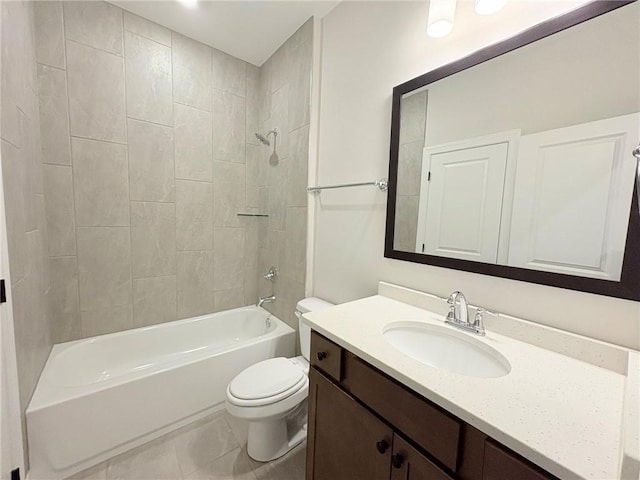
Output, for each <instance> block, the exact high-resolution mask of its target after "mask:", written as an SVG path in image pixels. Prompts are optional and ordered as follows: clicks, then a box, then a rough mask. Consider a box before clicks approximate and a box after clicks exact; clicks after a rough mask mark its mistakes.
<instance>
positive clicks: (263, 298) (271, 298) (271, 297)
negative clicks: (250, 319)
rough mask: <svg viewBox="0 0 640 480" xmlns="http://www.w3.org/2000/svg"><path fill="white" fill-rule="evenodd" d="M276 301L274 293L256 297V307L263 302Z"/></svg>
mask: <svg viewBox="0 0 640 480" xmlns="http://www.w3.org/2000/svg"><path fill="white" fill-rule="evenodd" d="M275 301H276V296H275V295H269V296H268V297H258V304H257V306H258V307H261V306H262V305H263V304H265V303H273V302H275Z"/></svg>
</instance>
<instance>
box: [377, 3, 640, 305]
mask: <svg viewBox="0 0 640 480" xmlns="http://www.w3.org/2000/svg"><path fill="white" fill-rule="evenodd" d="M635 1H638V0H615V1H614V0H611V1H603V0H600V1H596V2H594V3H590V4H587V5H585V6H583V7H581V8H579V9H577V10H574V11H572V12H570V13H567V14H565V15H562V16H560V17H557V18H553V19H551V20H548V21H546V22H544V23H541V24H539V25H536V26H534V27H532V28H530V29H528V30H525V31H524V32H522V33H520V34H518V35H517V36H515V37H512V38H509V39H507V40H504V41H502V42H500V43H497V44H495V45H491V46H489V47H486V48H483V49H482V50H478V51H477V52H475V53H473V54H471V55H469V56H467V57H465V58H462V59H461V60H457V61H455V62H453V63H450V64H448V65H444V66H442V67H439V68H437V69H435V70H432V71H431V72H428V73H425V74H424V75H421V76H419V77H416V78H414V79H412V80H409V81H408V82H405V83H402V84H400V85H398V86H397V87H395V88H394V89H393V106H392V113H391V150H390V156H389V192H388V200H387V225H386V235H385V246H384V256H385V257H387V258H393V259H396V260H405V261H408V262H414V263H422V264H427V265H434V266H437V267H443V268H451V269H454V270H463V271H466V272H473V273H480V274H483V275H491V276H494V277H502V278H509V279H512V280H520V281H523V282H530V283H538V284H541V285H549V286H553V287H560V288H566V289H570V290H578V291H582V292H589V293H595V294H599V295H606V296H610V297H617V298H624V299H628V300H635V301H640V211H639V208H638V201H637V199H638V196H637V195H638V188H640V187H639V186H638V181H637V180H636V183H635V186H634V192H633V196H632V200H631V212H630V219H629V227H628V230H627V241H626V246H625V252H624V260H623V264H622V273H621V277H620V281H619V282H612V281H610V280H599V279H594V278H584V277H578V276H573V275H565V274H559V273H552V272H543V271H539V270H528V269H525V268H519V267H509V266H505V265H494V264H489V263H480V262H472V261H469V260H459V259H455V258H446V257H439V256H434V255H425V254H421V253H415V252H403V251H399V250H394V249H393V240H394V227H395V217H396V190H397V184H398V152H399V145H400V100H401V98H402V95H404V94H405V93H409V92H412V91H413V90H416V89H418V88H421V87H424V86H425V85H428V84H430V83H433V82H436V81H438V80H440V79H443V78H445V77H448V76H450V75H453V74H455V73H458V72H461V71H462V70H466V69H468V68H470V67H473V66H474V65H478V64H480V63H483V62H486V61H488V60H491V59H492V58H496V57H498V56H500V55H503V54H505V53H508V52H511V51H513V50H516V49H518V48H520V47H523V46H525V45H528V44H530V43H533V42H536V41H538V40H541V39H543V38H545V37H548V36H550V35H553V34H554V33H558V32H561V31H562V30H565V29H567V28H570V27H573V26H575V25H578V24H580V23H582V22H585V21H587V20H590V19H592V18H595V17H597V16H600V15H602V14H605V13H607V12H610V11H612V10H615V9H617V8H620V7H623V6H625V5H628V4H630V3H633V2H635ZM629 155H631V152H629Z"/></svg>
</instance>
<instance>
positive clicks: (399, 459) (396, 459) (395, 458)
mask: <svg viewBox="0 0 640 480" xmlns="http://www.w3.org/2000/svg"><path fill="white" fill-rule="evenodd" d="M403 462H404V457H403V456H402V455H400V454H399V453H394V454H393V455H391V465H393V468H400V467H402V464H403Z"/></svg>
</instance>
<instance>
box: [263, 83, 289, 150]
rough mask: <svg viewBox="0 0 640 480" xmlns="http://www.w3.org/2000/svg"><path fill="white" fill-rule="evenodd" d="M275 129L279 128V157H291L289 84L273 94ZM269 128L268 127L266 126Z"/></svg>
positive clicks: (272, 104) (272, 116)
mask: <svg viewBox="0 0 640 480" xmlns="http://www.w3.org/2000/svg"><path fill="white" fill-rule="evenodd" d="M269 121H270V123H271V125H273V127H271V128H274V127H277V128H278V148H277V151H278V156H279V157H280V158H287V157H288V156H289V84H288V83H287V84H285V85H284V86H283V87H282V88H280V89H279V90H277V91H276V92H274V93H273V94H271V117H270V119H269ZM265 127H267V125H265Z"/></svg>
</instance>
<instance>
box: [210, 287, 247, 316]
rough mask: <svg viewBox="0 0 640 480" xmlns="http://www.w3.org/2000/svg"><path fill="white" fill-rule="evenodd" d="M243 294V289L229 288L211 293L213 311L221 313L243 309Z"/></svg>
mask: <svg viewBox="0 0 640 480" xmlns="http://www.w3.org/2000/svg"><path fill="white" fill-rule="evenodd" d="M245 305H246V303H245V293H244V287H238V288H231V289H229V290H218V291H216V292H213V311H214V312H221V311H224V310H231V309H232V308H239V307H244V306H245Z"/></svg>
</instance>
